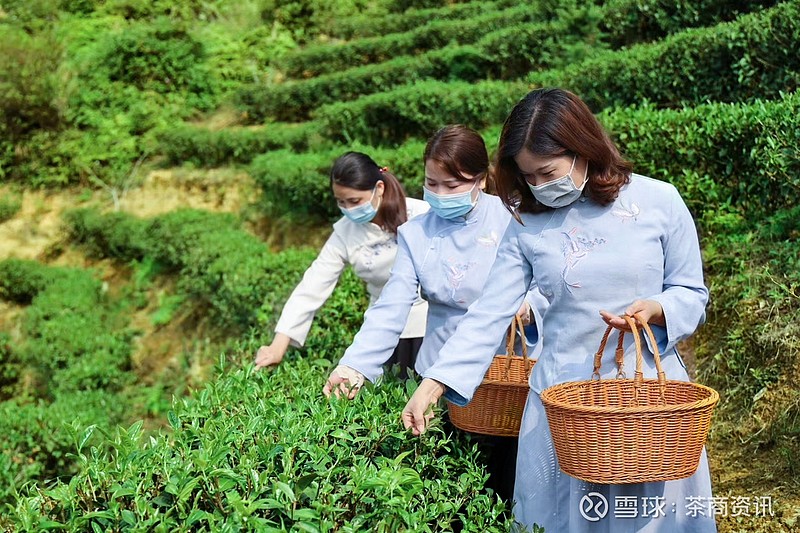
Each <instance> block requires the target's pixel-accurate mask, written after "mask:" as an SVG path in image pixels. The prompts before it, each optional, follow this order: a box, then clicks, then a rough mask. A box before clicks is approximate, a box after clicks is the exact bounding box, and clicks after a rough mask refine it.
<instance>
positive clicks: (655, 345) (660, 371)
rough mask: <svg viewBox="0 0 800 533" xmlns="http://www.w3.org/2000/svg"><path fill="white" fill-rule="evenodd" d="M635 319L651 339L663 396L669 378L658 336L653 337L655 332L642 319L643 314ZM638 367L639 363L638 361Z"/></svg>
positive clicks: (636, 314) (637, 315)
mask: <svg viewBox="0 0 800 533" xmlns="http://www.w3.org/2000/svg"><path fill="white" fill-rule="evenodd" d="M633 317H634V318H635V319H636V320H638V321H639V325H640V326H641V327H642V330H643V331H644V332H645V333H646V334H647V336H648V338H649V339H650V345H651V346H652V347H653V360H654V361H655V363H656V373H657V376H658V384H659V385H660V386H661V390H662V395H663V391H664V388H666V386H667V376H666V374H665V373H664V367H663V366H661V354H660V353H659V351H658V343H657V342H656V336H655V335H653V330H652V329H650V324H648V323H647V321H646V320H645V319H644V318H643V317H642V315H641V314H639V313H635V314H634V315H633ZM636 363H637V365H638V364H639V361H638V359H637V361H636Z"/></svg>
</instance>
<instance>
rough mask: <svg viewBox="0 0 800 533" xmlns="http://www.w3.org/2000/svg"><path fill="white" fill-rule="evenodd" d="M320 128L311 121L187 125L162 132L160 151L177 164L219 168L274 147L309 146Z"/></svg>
mask: <svg viewBox="0 0 800 533" xmlns="http://www.w3.org/2000/svg"><path fill="white" fill-rule="evenodd" d="M316 129H317V126H316V124H314V123H311V122H309V123H306V124H268V125H266V126H264V127H262V128H258V129H253V128H224V129H221V130H217V131H213V130H209V129H207V128H201V127H197V126H191V125H188V124H183V125H176V126H174V127H171V128H169V129H165V130H164V131H162V132H160V133H159V135H158V143H159V149H158V150H159V152H160V153H162V154H164V155H165V156H166V157H167V161H168V162H169V163H170V164H173V165H180V164H184V163H192V164H194V165H197V166H200V167H217V166H222V165H226V164H230V163H249V162H250V161H251V160H252V159H253V158H254V157H256V156H258V155H259V154H263V153H264V152H268V151H270V150H279V149H281V148H287V149H292V150H296V151H300V150H306V149H308V148H309V147H310V146H311V145H312V144H316V141H315V137H316Z"/></svg>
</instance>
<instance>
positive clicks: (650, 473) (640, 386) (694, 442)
mask: <svg viewBox="0 0 800 533" xmlns="http://www.w3.org/2000/svg"><path fill="white" fill-rule="evenodd" d="M624 318H625V319H626V320H627V321H628V324H629V325H630V326H631V330H632V332H633V339H634V344H635V345H636V373H635V376H634V378H633V379H626V378H625V375H624V373H623V370H622V361H623V349H622V339H623V337H624V333H623V332H620V335H619V337H620V338H619V342H618V344H617V351H616V362H617V367H618V373H617V379H606V380H600V359H601V357H602V355H603V351H604V349H605V346H606V342H607V341H608V336H609V334H610V332H611V329H612V328H611V327H610V326H609V328H608V329H606V332H605V334H604V335H603V339H602V341H601V342H600V348H599V349H598V351H597V353H596V354H595V359H594V372H593V374H592V379H591V380H589V381H579V382H567V383H562V384H559V385H555V386H552V387H549V388H547V389H545V390H544V391H542V394H541V398H542V403H543V404H544V408H545V412H546V413H547V420H548V422H549V424H550V432H551V434H552V437H553V444H554V446H555V450H556V455H557V457H558V462H559V464H560V466H561V470H563V471H564V472H565V473H567V474H569V475H570V476H572V477H575V478H578V479H582V480H584V481H589V482H592V483H609V484H624V483H643V482H650V481H669V480H673V479H682V478H686V477H689V476H691V475H692V474H694V472H695V471H696V470H697V467H698V465H699V463H700V454H701V452H702V450H703V445H704V444H705V440H706V436H707V434H708V427H709V425H710V424H711V413H712V411H713V410H714V407H715V406H716V404H717V402H718V401H719V395H718V394H717V392H716V391H715V390H713V389H711V388H709V387H704V386H703V385H697V384H695V383H689V382H686V381H674V380H667V379H666V377H665V375H664V371H663V369H662V367H661V358H660V356H659V353H658V347H657V345H656V341H655V337H654V336H653V332H652V330H651V329H650V327H649V326H648V325H647V323H646V322H645V321H644V320H641V317H640V316H638V315H636V319H637V320H638V321H639V323H640V324H641V327H642V328H643V330H644V331H645V332H646V333H647V335H648V336H649V337H650V341H651V345H652V346H653V350H654V354H653V355H654V358H655V364H656V369H657V371H658V379H643V375H642V346H641V340H640V338H639V332H638V331H637V324H636V320H634V319H632V318H631V317H627V316H626V317H624Z"/></svg>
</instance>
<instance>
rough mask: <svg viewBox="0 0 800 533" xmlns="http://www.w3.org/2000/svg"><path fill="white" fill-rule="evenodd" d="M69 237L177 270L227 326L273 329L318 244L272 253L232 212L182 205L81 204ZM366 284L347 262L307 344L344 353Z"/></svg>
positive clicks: (104, 253) (182, 286) (98, 251)
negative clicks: (149, 210)
mask: <svg viewBox="0 0 800 533" xmlns="http://www.w3.org/2000/svg"><path fill="white" fill-rule="evenodd" d="M65 225H66V228H67V232H68V235H69V238H70V239H71V240H72V241H73V242H74V243H76V244H79V245H82V246H83V247H84V249H85V250H86V251H87V253H89V254H90V255H92V256H98V257H112V258H116V259H119V260H122V261H131V260H134V259H139V260H141V259H143V258H150V259H152V260H155V261H158V262H159V263H161V264H162V265H164V268H165V271H166V272H170V271H171V272H174V273H176V274H177V275H178V276H179V281H178V290H179V291H180V292H181V293H182V294H185V295H187V296H189V297H191V298H193V299H194V301H195V303H196V305H200V306H207V308H208V310H209V313H210V315H211V316H212V317H213V318H214V320H215V321H216V323H217V324H218V326H219V327H220V328H224V329H225V330H226V331H228V332H229V334H232V333H233V332H240V333H241V332H244V331H246V330H247V328H249V327H257V328H259V330H260V331H262V332H263V334H264V335H269V333H268V332H269V331H270V328H271V327H274V324H275V322H276V321H277V315H278V313H279V312H280V310H281V308H282V307H283V303H284V302H285V301H286V298H287V297H288V296H289V293H290V292H291V290H292V289H293V288H294V286H295V285H296V284H297V283H298V282H299V281H300V279H301V277H302V274H303V272H304V271H305V269H306V268H307V267H308V266H309V264H310V263H311V261H312V260H313V258H314V256H315V253H314V251H313V250H302V249H301V250H295V249H291V250H286V251H283V252H280V253H271V252H270V251H269V250H268V249H267V247H266V246H265V245H264V243H262V242H261V241H260V240H259V239H258V238H256V237H255V236H253V235H251V234H250V233H248V232H246V231H244V230H242V229H240V227H239V226H240V224H239V222H238V221H237V220H236V219H235V218H233V217H232V216H229V215H223V214H216V213H208V212H205V211H196V210H179V211H175V212H171V213H167V214H165V215H161V216H157V217H154V218H152V219H139V218H137V217H134V216H132V215H128V214H125V213H109V214H102V213H99V212H97V211H95V210H76V211H73V212H70V213H68V214H67V215H65ZM366 305H367V300H366V291H365V289H364V286H363V283H361V282H360V281H359V280H358V278H357V277H356V276H355V274H353V273H352V271H350V270H347V271H346V272H345V274H344V276H343V277H342V279H341V280H340V283H339V285H338V286H337V288H336V290H335V291H334V294H333V295H332V296H331V298H330V299H329V300H328V303H327V304H326V305H325V306H324V307H323V308H322V309H321V310H320V312H319V314H318V316H317V319H316V320H315V322H314V326H313V327H312V330H311V334H310V335H309V343H308V346H307V349H308V350H314V351H315V352H314V353H317V354H318V355H320V356H324V355H331V356H332V354H337V355H338V354H339V353H341V352H342V351H343V350H344V348H346V347H347V346H348V345H349V342H350V339H351V338H352V335H353V332H354V331H356V330H357V329H358V327H359V326H360V325H361V321H362V319H363V316H362V315H363V311H364V309H366Z"/></svg>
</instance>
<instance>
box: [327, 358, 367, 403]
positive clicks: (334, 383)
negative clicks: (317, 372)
mask: <svg viewBox="0 0 800 533" xmlns="http://www.w3.org/2000/svg"><path fill="white" fill-rule="evenodd" d="M363 384H364V374H362V373H361V372H359V371H358V370H355V369H352V368H350V367H349V366H345V365H339V366H337V367H336V368H335V369H334V370H333V372H331V375H330V376H328V381H326V382H325V386H324V387H323V388H322V394H324V395H325V397H326V398H330V397H331V393H332V394H333V395H334V396H336V397H337V398H341V397H345V398H347V399H348V400H352V399H353V398H355V397H356V394H358V391H359V390H360V389H361V386H362V385H363Z"/></svg>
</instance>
